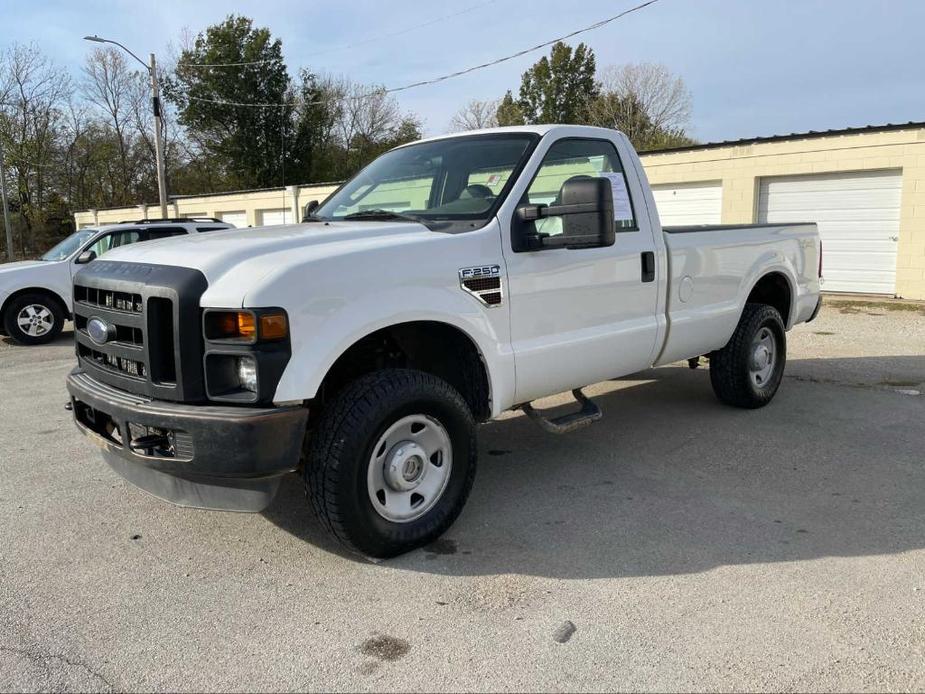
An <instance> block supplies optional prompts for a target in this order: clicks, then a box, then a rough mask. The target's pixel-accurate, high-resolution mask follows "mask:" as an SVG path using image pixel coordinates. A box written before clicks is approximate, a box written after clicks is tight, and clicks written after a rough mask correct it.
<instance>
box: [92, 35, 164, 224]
mask: <svg viewBox="0 0 925 694" xmlns="http://www.w3.org/2000/svg"><path fill="white" fill-rule="evenodd" d="M84 39H85V40H87V41H94V42H95V43H111V44H112V45H114V46H118V47H119V48H121V49H122V50H123V51H125V52H126V53H128V54H129V55H130V56H132V57H133V58H134V59H135V60H137V61H138V62H139V63H141V64H142V65H144V68H145V70H147V71H148V74H149V75H150V77H151V92H152V94H151V105H152V108H153V110H154V156H155V158H156V159H157V196H158V198H159V202H160V205H161V217H162V218H163V219H167V173H166V168H165V166H164V145H163V141H162V138H163V132H164V117H163V111H162V109H161V93H160V87H159V85H158V82H157V63H156V61H155V60H154V54H153V53H151V64H150V65H149V64H148V63H146V62H145V61H143V60H142V59H141V58H139V57H138V56H137V55H135V54H134V53H132V52H131V51H130V50H129V49H128V48H126V47H125V46H123V45H122V44H121V43H119V42H118V41H113V40H111V39H104V38H101V37H99V36H84Z"/></svg>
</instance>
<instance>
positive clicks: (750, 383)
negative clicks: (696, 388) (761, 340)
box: [710, 304, 787, 409]
mask: <svg viewBox="0 0 925 694" xmlns="http://www.w3.org/2000/svg"><path fill="white" fill-rule="evenodd" d="M765 328H767V329H768V330H769V331H770V333H771V335H772V336H773V338H774V342H775V354H774V363H773V368H772V370H771V373H770V375H769V376H768V377H767V378H765V379H764V380H763V381H762V382H761V383H756V382H755V381H754V380H753V379H752V375H751V371H750V369H751V362H752V354H753V351H754V345H753V342H754V340H755V339H756V337H757V336H758V335H759V333H761V332H762V331H763V330H764V329H765ZM786 363H787V337H786V331H785V330H784V322H783V321H782V320H781V317H780V313H778V312H777V309H776V308H774V307H773V306H768V305H766V304H746V305H745V310H744V311H743V312H742V317H741V318H740V319H739V324H738V325H737V326H736V329H735V332H734V333H733V334H732V337H731V338H730V340H729V342H728V344H727V345H726V346H725V347H723V348H722V349H721V350H718V351H716V352H713V353H712V354H711V355H710V383H712V384H713V392H714V393H716V397H718V398H719V399H720V400H721V401H723V402H724V403H726V404H727V405H733V406H735V407H743V408H747V409H755V408H758V407H764V406H765V405H767V404H768V403H769V402H771V399H772V398H773V397H774V394H775V393H776V392H777V389H778V387H779V386H780V382H781V379H782V378H783V376H784V366H785V365H786Z"/></svg>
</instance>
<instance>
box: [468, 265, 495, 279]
mask: <svg viewBox="0 0 925 694" xmlns="http://www.w3.org/2000/svg"><path fill="white" fill-rule="evenodd" d="M483 277H501V266H500V265H477V266H475V267H463V268H459V279H460V281H463V282H464V281H466V280H476V279H481V278H483Z"/></svg>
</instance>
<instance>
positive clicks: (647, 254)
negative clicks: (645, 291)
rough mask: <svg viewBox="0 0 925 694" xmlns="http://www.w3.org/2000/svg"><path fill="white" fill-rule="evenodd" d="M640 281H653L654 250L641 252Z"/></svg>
mask: <svg viewBox="0 0 925 694" xmlns="http://www.w3.org/2000/svg"><path fill="white" fill-rule="evenodd" d="M641 260H642V281H643V282H654V281H655V252H654V251H643V253H642V258H641Z"/></svg>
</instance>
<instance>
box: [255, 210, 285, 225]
mask: <svg viewBox="0 0 925 694" xmlns="http://www.w3.org/2000/svg"><path fill="white" fill-rule="evenodd" d="M258 216H259V218H260V225H261V226H265V227H268V226H270V225H271V224H288V223H289V217H290V214H289V210H288V209H286V208H279V209H277V210H260V212H258Z"/></svg>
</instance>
